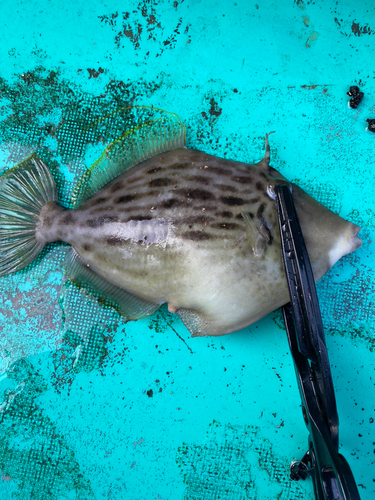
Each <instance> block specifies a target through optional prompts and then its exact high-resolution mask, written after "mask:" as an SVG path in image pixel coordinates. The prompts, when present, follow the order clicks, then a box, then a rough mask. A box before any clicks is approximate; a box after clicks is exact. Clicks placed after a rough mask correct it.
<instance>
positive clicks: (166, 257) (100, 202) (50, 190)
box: [0, 114, 362, 336]
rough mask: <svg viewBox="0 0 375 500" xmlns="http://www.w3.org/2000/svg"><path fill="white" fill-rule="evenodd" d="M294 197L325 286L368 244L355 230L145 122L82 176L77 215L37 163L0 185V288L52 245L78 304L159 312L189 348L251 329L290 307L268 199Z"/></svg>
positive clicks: (273, 178)
mask: <svg viewBox="0 0 375 500" xmlns="http://www.w3.org/2000/svg"><path fill="white" fill-rule="evenodd" d="M279 182H281V183H287V184H288V185H289V187H290V189H291V190H292V193H293V198H294V202H295V205H296V210H297V214H298V217H299V220H300V224H301V227H302V231H303V235H304V238H305V242H306V246H307V249H308V252H309V256H310V260H311V264H312V268H313V273H314V278H315V280H316V281H317V280H319V279H320V278H321V277H322V276H323V275H324V274H325V273H326V272H327V271H328V270H329V269H330V267H332V266H333V265H334V264H335V263H336V262H337V260H338V259H340V258H341V257H342V256H343V255H346V254H348V253H350V252H352V251H354V250H355V249H357V248H358V247H359V246H360V245H361V244H362V242H361V240H360V239H359V238H358V237H357V234H358V232H359V230H360V228H359V227H358V226H356V225H354V224H352V223H350V222H348V221H346V220H344V219H342V218H341V217H339V216H338V215H337V214H335V213H333V212H332V211H330V210H329V209H327V208H326V207H324V206H323V205H321V204H320V203H318V202H317V201H315V200H314V199H313V198H312V197H310V196H309V195H308V194H307V193H305V192H304V191H303V190H302V189H301V188H299V187H298V186H296V185H292V184H290V183H288V181H287V180H286V179H285V178H284V177H283V176H282V175H281V174H280V173H279V172H278V171H277V170H275V169H274V168H272V166H271V165H270V147H269V142H268V136H266V152H265V155H264V157H263V159H262V160H261V161H260V162H259V163H256V164H247V163H243V162H238V161H234V160H228V159H223V158H219V157H216V156H213V155H209V154H206V153H204V152H202V151H197V150H193V149H187V148H186V131H185V127H184V125H183V124H182V122H181V121H180V120H179V119H178V118H177V117H176V115H173V114H171V115H168V116H165V117H162V118H159V119H157V120H150V121H148V122H146V123H144V124H142V125H141V126H138V127H135V128H134V129H132V130H131V131H129V132H126V133H125V134H124V135H123V136H121V137H120V138H119V139H118V140H116V141H114V142H113V143H112V144H110V145H109V146H108V147H107V148H106V149H105V151H104V152H103V154H102V156H101V157H100V158H99V160H98V161H97V162H96V163H94V165H93V166H92V167H91V168H90V169H89V170H88V171H87V172H86V174H84V176H83V177H82V179H81V181H80V182H79V183H78V185H77V187H76V188H75V190H74V192H73V196H72V204H73V206H74V208H73V209H69V210H68V209H64V208H62V207H61V206H59V205H58V203H57V195H56V187H55V183H54V180H53V177H52V174H51V172H50V171H49V169H48V168H47V166H46V165H45V164H44V163H43V161H42V160H41V159H40V158H39V157H38V156H36V155H35V154H33V155H31V156H30V157H28V158H26V159H25V160H24V161H22V162H21V163H19V164H18V165H16V166H15V167H13V168H11V169H10V170H8V171H7V172H6V173H5V174H4V175H3V176H2V177H1V178H0V259H1V260H0V276H3V275H6V274H9V273H12V272H15V271H18V270H20V269H22V268H24V267H25V266H27V265H28V264H29V263H30V262H32V261H33V260H34V259H35V258H36V257H37V255H38V254H39V253H40V251H41V250H42V248H43V246H44V245H45V244H47V243H49V242H53V241H63V242H67V243H69V244H70V245H71V248H70V249H69V251H68V254H67V257H66V262H65V271H66V274H67V276H68V278H69V280H71V281H72V282H73V283H74V284H75V285H76V286H78V287H79V288H80V289H81V290H82V291H83V292H85V293H87V294H89V295H91V296H94V297H96V298H97V299H98V300H99V301H100V302H101V303H103V304H107V305H110V306H112V307H114V308H116V309H117V310H118V312H119V313H120V314H122V315H123V316H125V317H126V318H127V319H129V320H136V319H139V318H144V317H147V316H149V315H151V314H152V313H153V312H154V311H156V310H157V309H158V308H159V306H160V305H161V304H163V303H168V309H169V311H170V312H172V313H176V314H177V315H178V316H179V317H180V318H181V320H182V321H183V323H184V324H185V326H186V327H187V328H188V330H189V331H190V333H191V334H192V336H204V335H224V334H228V333H231V332H235V331H237V330H240V329H242V328H245V327H247V326H249V325H251V324H252V323H254V322H256V321H258V320H259V319H260V318H262V317H263V316H265V315H266V314H268V313H269V312H271V311H273V310H275V309H277V308H278V307H280V306H282V305H284V304H285V303H287V302H288V301H289V292H288V288H287V282H286V277H285V272H284V267H283V262H282V256H281V242H280V234H279V227H278V218H277V212H276V206H275V200H274V199H273V197H272V190H273V188H274V186H275V184H276V183H279Z"/></svg>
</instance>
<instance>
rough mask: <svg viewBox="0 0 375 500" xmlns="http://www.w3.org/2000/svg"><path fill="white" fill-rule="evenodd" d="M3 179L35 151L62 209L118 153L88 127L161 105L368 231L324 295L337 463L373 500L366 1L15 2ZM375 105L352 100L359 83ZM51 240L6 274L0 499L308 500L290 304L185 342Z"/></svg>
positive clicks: (10, 12) (374, 319)
mask: <svg viewBox="0 0 375 500" xmlns="http://www.w3.org/2000/svg"><path fill="white" fill-rule="evenodd" d="M0 17H1V20H2V29H1V32H0V46H1V51H0V171H1V172H2V171H4V170H6V169H8V168H9V167H11V166H12V165H14V164H16V163H18V162H19V161H20V160H22V159H23V158H25V157H26V156H28V155H29V154H30V153H31V152H34V151H36V152H37V153H38V154H39V155H40V156H41V157H42V158H43V159H44V161H45V162H46V163H47V165H48V166H49V167H50V168H51V171H52V172H53V175H54V177H55V179H56V181H57V184H58V191H59V197H60V200H61V201H62V203H63V204H64V205H65V206H66V207H68V206H69V203H70V196H71V194H72V190H73V188H74V187H75V185H76V184H77V182H78V179H79V177H80V176H81V175H82V174H83V173H84V172H85V171H86V170H87V168H89V167H90V165H91V164H92V163H93V162H94V161H95V160H96V159H97V158H98V157H99V156H100V154H101V152H102V150H103V143H102V142H101V140H100V137H99V136H98V135H97V134H96V135H95V133H94V132H93V129H92V128H90V126H91V125H92V124H93V123H95V122H97V121H98V120H100V119H101V118H104V117H106V118H105V120H103V122H102V123H103V127H104V128H105V129H106V130H107V131H108V130H109V129H110V127H114V130H115V128H116V127H119V126H120V125H121V114H120V113H115V114H112V113H113V112H114V111H116V110H118V109H120V108H123V107H126V106H129V105H149V106H150V105H152V106H155V107H158V108H162V109H165V110H168V111H173V112H175V113H177V114H178V115H179V117H180V118H181V119H182V120H183V121H184V122H185V123H186V125H187V141H188V146H189V147H192V148H196V149H199V150H203V151H206V152H207V153H211V154H215V155H217V156H223V157H226V158H232V159H236V160H243V161H249V162H252V161H254V160H259V159H260V158H261V157H262V155H263V151H264V136H265V134H266V133H267V132H270V131H271V130H275V131H276V133H275V134H273V135H272V136H271V138H270V140H271V148H272V164H273V166H275V168H277V169H278V170H280V171H281V172H282V173H283V174H284V175H285V176H286V177H287V178H288V179H290V180H293V181H294V182H295V183H297V184H299V185H300V186H301V187H303V188H304V189H305V190H306V191H307V192H308V193H310V194H312V195H313V196H314V197H315V198H316V199H318V200H319V201H321V202H322V203H324V204H325V205H326V206H328V207H329V208H331V209H332V210H334V211H336V212H337V213H339V214H340V215H341V216H343V217H345V218H347V219H348V220H351V221H352V222H355V223H357V224H359V225H360V226H361V227H362V231H361V233H360V237H361V238H362V240H363V246H362V247H361V248H360V249H359V250H357V251H356V252H355V253H354V254H351V255H350V256H347V257H344V258H343V259H341V260H340V262H339V263H337V264H336V265H335V266H334V267H333V268H332V269H331V270H330V271H329V273H328V274H327V275H326V276H325V277H324V278H323V279H322V280H321V281H320V282H319V284H318V294H319V299H320V304H321V309H322V315H323V322H324V327H325V332H326V337H327V346H328V351H329V356H330V361H331V366H332V372H333V379H334V384H335V388H336V395H337V405H338V411H339V417H340V445H341V447H340V450H341V452H342V453H343V454H344V456H345V457H346V458H347V459H348V461H349V463H350V465H351V467H352V470H353V473H354V476H355V478H356V481H357V484H358V486H359V491H360V495H361V498H362V500H371V499H373V498H374V496H375V468H374V461H375V455H374V452H375V422H374V419H375V403H374V401H375V385H374V377H375V372H374V367H375V361H374V349H375V337H374V324H375V308H374V304H375V270H374V262H375V257H374V249H375V199H374V151H375V134H372V133H371V132H369V131H366V126H367V123H366V119H367V118H375V79H374V77H375V74H374V64H373V61H374V60H375V45H374V42H375V14H374V9H373V3H372V2H370V1H365V0H362V1H360V2H351V1H348V0H345V1H340V2H336V1H333V0H328V1H326V2H324V3H323V2H314V1H309V0H294V1H292V0H290V1H286V0H281V1H279V2H271V1H269V0H267V1H263V2H259V3H258V4H256V3H249V2H248V1H245V0H236V1H232V2H229V3H228V2H225V3H224V2H217V1H212V0H207V1H205V2H201V1H199V0H196V1H192V0H177V1H172V0H159V1H152V0H136V1H135V0H129V1H127V2H115V1H112V0H108V1H106V2H104V1H103V0H93V1H92V2H87V1H86V2H84V1H82V0H77V1H75V2H71V1H68V2H61V1H57V0H51V1H48V2H45V1H41V0H33V1H32V2H22V1H20V0H12V1H10V0H5V1H3V2H2V4H1V6H0ZM354 84H356V85H359V86H360V87H361V90H363V92H364V93H365V97H364V99H363V101H362V103H361V104H360V106H359V108H358V109H357V110H353V109H350V108H349V107H348V105H347V103H348V101H349V97H348V96H347V95H346V92H347V91H348V89H349V86H350V85H354ZM68 248H69V247H68V246H67V245H64V244H59V243H56V244H51V245H49V246H48V247H46V248H45V250H44V251H43V253H42V255H41V256H40V257H39V258H38V259H37V261H36V262H34V263H33V264H32V265H30V266H29V267H28V268H26V269H25V270H23V271H20V272H18V273H16V274H13V275H10V276H6V277H3V278H1V279H0V365H1V368H0V372H1V373H2V376H1V381H0V416H1V420H0V473H1V474H0V498H1V499H4V500H14V499H19V500H29V499H30V500H31V499H33V500H41V499H43V500H47V499H51V500H63V499H66V500H68V499H69V500H94V499H95V500H101V499H110V500H146V499H147V500H153V499H155V500H158V499H161V500H219V499H220V500H247V499H254V500H255V499H257V500H274V499H276V498H277V499H280V500H302V499H304V500H305V499H306V500H312V499H313V491H312V484H311V481H309V480H307V481H306V482H298V483H294V482H292V481H290V480H289V464H290V461H291V460H292V459H300V458H301V457H302V455H303V454H304V453H305V451H306V446H307V430H306V428H305V425H304V422H303V418H302V412H301V408H300V399H299V394H298V390H297V384H296V380H295V374H294V369H293V364H292V360H291V355H290V353H289V347H288V343H287V338H286V333H285V329H284V326H283V321H282V317H281V313H280V311H275V312H274V313H272V314H270V315H268V316H267V317H266V318H264V319H263V320H261V321H259V322H258V323H256V324H255V325H252V326H251V327H249V328H246V329H244V330H242V331H240V332H237V333H234V334H231V335H227V336H223V337H216V338H211V337H205V338H194V339H192V338H190V335H189V333H188V331H187V330H186V328H185V327H184V326H183V324H182V323H181V322H180V321H179V320H178V318H177V317H175V316H174V315H171V314H170V313H168V311H167V309H166V308H165V307H163V308H161V309H160V310H159V311H158V312H156V313H155V314H154V315H152V316H151V317H149V318H147V319H144V320H141V321H137V322H129V323H125V321H124V319H123V318H121V317H120V316H118V315H117V313H116V312H114V311H113V310H111V309H108V308H103V307H100V306H99V305H98V304H97V303H96V302H95V301H94V300H92V299H90V298H89V297H87V296H84V295H82V294H81V293H80V292H79V291H78V290H77V289H76V288H75V287H74V286H72V285H70V284H69V282H67V281H66V278H65V276H64V269H63V262H64V257H65V254H66V251H67V249H68Z"/></svg>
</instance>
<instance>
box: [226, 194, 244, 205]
mask: <svg viewBox="0 0 375 500" xmlns="http://www.w3.org/2000/svg"><path fill="white" fill-rule="evenodd" d="M221 201H222V202H223V203H224V204H225V205H230V206H237V205H243V204H244V203H245V201H244V200H243V199H242V198H236V197H235V196H223V197H222V198H221Z"/></svg>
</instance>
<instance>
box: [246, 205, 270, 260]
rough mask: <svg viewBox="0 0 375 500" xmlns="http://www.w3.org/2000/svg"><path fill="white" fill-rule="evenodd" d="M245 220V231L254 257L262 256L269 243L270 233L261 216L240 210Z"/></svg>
mask: <svg viewBox="0 0 375 500" xmlns="http://www.w3.org/2000/svg"><path fill="white" fill-rule="evenodd" d="M241 215H242V218H243V220H244V221H245V227H246V233H247V237H248V240H249V242H250V245H251V247H252V249H253V252H254V255H255V257H262V256H263V255H264V252H265V250H266V248H267V245H269V244H270V243H271V234H270V231H269V229H268V227H267V225H266V222H265V220H264V219H263V217H262V216H260V215H256V216H251V215H250V214H249V213H248V212H241Z"/></svg>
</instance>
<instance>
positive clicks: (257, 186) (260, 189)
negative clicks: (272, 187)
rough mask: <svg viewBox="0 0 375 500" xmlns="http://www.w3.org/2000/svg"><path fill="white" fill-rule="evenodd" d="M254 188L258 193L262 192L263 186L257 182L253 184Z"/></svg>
mask: <svg viewBox="0 0 375 500" xmlns="http://www.w3.org/2000/svg"><path fill="white" fill-rule="evenodd" d="M255 187H256V188H257V190H258V191H263V189H264V186H263V184H262V183H261V182H257V183H256V184H255Z"/></svg>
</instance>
